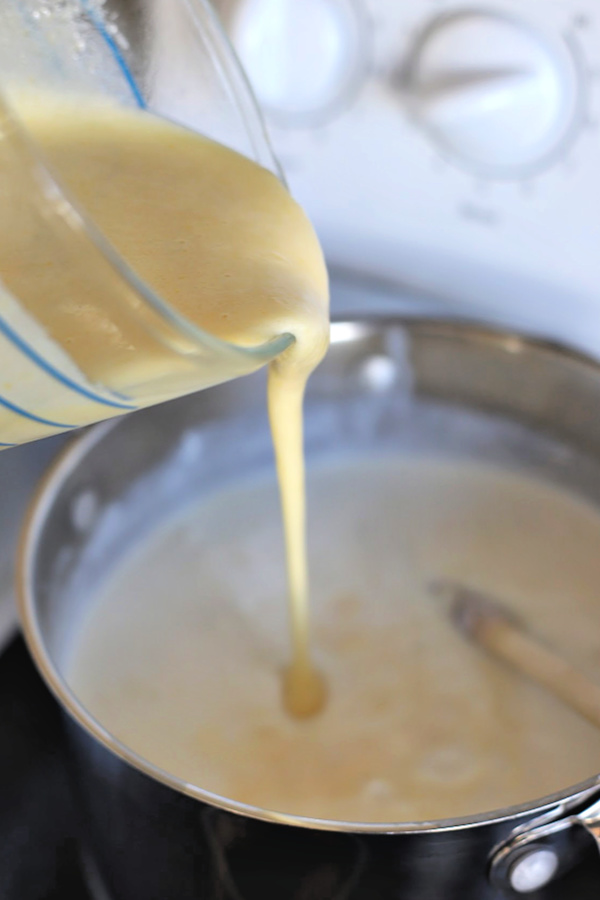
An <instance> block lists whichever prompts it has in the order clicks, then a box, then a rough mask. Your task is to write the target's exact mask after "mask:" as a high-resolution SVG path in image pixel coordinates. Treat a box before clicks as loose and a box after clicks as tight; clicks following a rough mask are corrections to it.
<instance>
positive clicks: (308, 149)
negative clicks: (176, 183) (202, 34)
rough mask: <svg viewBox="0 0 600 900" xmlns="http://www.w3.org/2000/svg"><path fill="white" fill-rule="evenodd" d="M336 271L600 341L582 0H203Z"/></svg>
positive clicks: (592, 92) (588, 45) (591, 70)
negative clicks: (234, 54) (216, 17)
mask: <svg viewBox="0 0 600 900" xmlns="http://www.w3.org/2000/svg"><path fill="white" fill-rule="evenodd" d="M214 2H215V6H216V7H217V9H218V11H219V12H220V14H221V17H222V19H223V21H224V23H225V25H226V28H227V30H228V32H229V34H230V37H231V38H232V41H233V43H234V46H235V47H236V49H237V51H238V54H239V56H240V58H241V60H242V62H243V64H244V65H245V67H246V70H247V72H248V75H249V78H250V81H251V83H252V85H253V87H254V89H255V92H256V94H257V97H258V99H259V102H260V103H261V105H262V107H263V109H264V111H265V116H266V119H267V124H268V128H269V131H270V134H271V138H272V141H273V144H274V148H275V151H276V153H277V155H278V156H279V158H280V160H281V162H282V164H283V167H284V169H285V171H286V174H287V177H288V180H289V183H290V187H291V189H292V192H293V193H294V195H295V196H296V197H297V198H298V200H299V201H300V203H302V204H303V205H304V206H305V208H306V209H307V211H308V212H309V214H310V215H311V217H312V219H313V221H314V222H315V224H316V226H317V230H318V232H319V235H320V237H321V239H322V241H323V244H324V247H325V251H326V254H327V257H328V259H329V261H330V263H331V265H332V266H333V267H334V268H342V269H350V270H352V271H354V272H358V273H360V275H361V276H362V277H363V278H365V277H368V276H372V277H375V278H377V279H387V280H389V281H391V282H393V283H397V284H400V285H403V286H404V287H405V288H408V289H409V290H413V291H415V292H417V293H422V294H425V295H429V297H430V298H433V299H437V300H439V301H441V302H442V303H443V304H449V305H450V306H451V307H452V308H453V309H455V310H460V311H462V312H463V313H466V314H469V315H474V316H476V317H479V318H486V319H489V320H495V321H500V322H503V323H505V324H507V323H508V324H512V325H514V326H515V327H520V328H525V329H527V330H530V331H531V330H533V331H536V332H539V333H542V334H544V335H549V336H552V337H555V338H558V339H561V340H563V341H565V342H567V343H570V344H573V345H576V346H578V347H580V348H582V349H586V350H588V351H590V352H592V353H596V354H600V130H599V129H600V8H599V7H598V4H597V3H596V2H594V0H527V2H525V0H522V2H521V3H511V2H505V0H498V2H490V3H487V2H485V0H484V2H479V3H476V4H474V5H471V4H468V3H467V4H464V5H461V4H460V3H457V2H456V0H454V2H450V0H419V2H414V0H413V2H400V0H214Z"/></svg>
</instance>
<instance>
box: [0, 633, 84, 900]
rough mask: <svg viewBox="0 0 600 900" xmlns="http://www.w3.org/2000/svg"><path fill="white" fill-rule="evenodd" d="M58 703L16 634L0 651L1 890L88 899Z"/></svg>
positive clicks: (2, 893)
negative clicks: (16, 637) (14, 638)
mask: <svg viewBox="0 0 600 900" xmlns="http://www.w3.org/2000/svg"><path fill="white" fill-rule="evenodd" d="M77 830H78V829H77V820H76V816H75V812H74V809H73V806H72V804H71V800H70V796H69V790H68V785H67V779H66V772H65V768H64V761H63V750H62V730H61V722H60V716H59V713H58V707H57V705H56V703H55V701H54V700H53V698H52V697H51V695H50V694H49V692H48V691H47V689H46V687H45V686H44V684H43V683H42V681H41V679H40V678H39V676H38V674H37V672H36V671H35V669H34V667H33V664H32V663H31V661H30V659H29V656H28V654H27V651H26V649H25V646H24V644H23V642H22V640H21V639H18V640H15V641H14V642H13V643H12V644H11V645H10V646H9V647H8V649H7V650H6V651H5V652H4V653H3V654H2V656H1V657H0V898H1V900H67V898H68V900H71V898H72V900H89V898H90V895H89V893H88V891H87V889H86V887H85V884H84V881H83V876H82V872H81V868H80V864H79V848H78V844H77Z"/></svg>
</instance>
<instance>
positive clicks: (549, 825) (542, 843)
mask: <svg viewBox="0 0 600 900" xmlns="http://www.w3.org/2000/svg"><path fill="white" fill-rule="evenodd" d="M592 793H593V796H590V795H588V796H587V797H586V796H585V795H584V796H583V797H582V796H581V795H580V796H579V797H578V798H577V801H578V803H577V805H579V804H580V803H581V801H582V800H584V801H589V800H590V799H592V802H591V803H590V804H589V805H586V806H585V807H584V808H583V809H580V810H578V811H576V812H574V811H573V809H574V806H575V803H574V802H573V801H571V802H570V803H568V804H562V805H561V806H559V807H554V808H553V809H552V810H550V811H549V812H546V813H544V814H543V815H542V816H540V817H539V818H536V819H534V820H533V821H530V822H527V823H526V824H525V825H522V826H520V827H519V828H517V829H515V831H513V832H512V834H511V836H510V837H509V838H508V839H507V840H506V841H504V842H503V843H502V844H499V845H498V846H497V847H495V848H494V850H493V851H492V854H491V860H490V870H489V877H490V882H491V883H492V884H493V885H494V886H495V887H496V888H498V889H500V890H502V891H508V892H510V893H511V896H514V893H517V894H530V893H533V892H534V891H537V890H539V889H540V888H543V887H545V886H546V885H547V884H549V883H550V882H551V881H552V880H553V879H554V878H557V877H558V876H559V875H562V874H563V873H564V872H566V871H568V870H569V869H570V868H572V867H573V865H574V863H575V862H576V857H577V855H578V854H577V852H576V846H577V845H578V844H579V845H580V843H581V842H580V841H577V836H576V834H574V831H575V830H579V829H581V828H583V829H585V831H587V833H588V834H589V835H591V837H592V838H593V839H594V841H595V842H596V846H597V848H598V852H599V853H600V797H599V796H598V788H597V787H595V788H594V789H593V792H590V794H592ZM513 892H514V893H513Z"/></svg>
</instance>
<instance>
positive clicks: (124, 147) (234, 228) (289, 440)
mask: <svg viewBox="0 0 600 900" xmlns="http://www.w3.org/2000/svg"><path fill="white" fill-rule="evenodd" d="M16 109H17V113H18V117H19V119H20V120H21V121H22V122H23V123H24V124H25V125H26V127H27V131H28V133H29V135H30V136H31V137H32V138H33V139H34V142H35V144H36V145H37V147H38V148H40V150H41V152H42V154H43V157H44V159H45V160H46V161H47V163H48V165H49V167H50V170H51V171H52V172H53V173H55V175H56V177H57V178H58V180H59V182H60V184H62V185H63V186H64V187H65V188H66V191H67V193H68V195H70V196H71V197H72V198H73V199H74V200H75V202H76V204H77V205H78V207H79V208H80V209H81V210H82V211H84V213H85V214H86V215H87V217H88V218H89V220H90V221H91V222H93V223H94V225H95V227H96V228H97V229H99V231H100V232H101V233H102V235H103V236H104V237H105V238H106V239H107V240H108V241H109V242H110V244H111V245H112V247H113V248H114V249H115V250H116V252H117V253H118V254H119V256H120V257H121V259H122V260H124V261H125V262H126V264H127V265H128V266H129V267H130V268H131V269H132V270H133V271H134V272H135V273H136V274H137V275H138V276H139V277H140V278H141V279H142V280H143V281H144V282H145V283H146V284H147V285H148V286H149V287H150V288H151V289H152V290H153V291H155V292H156V293H157V294H158V295H159V296H160V297H162V298H163V299H164V300H165V301H166V302H167V303H168V304H169V305H170V306H171V307H172V308H173V309H175V310H176V311H177V312H178V313H180V314H182V315H183V316H185V317H186V318H187V319H188V320H190V321H192V322H193V323H195V324H196V325H198V326H200V327H201V328H202V329H204V330H205V331H206V332H208V333H209V334H211V335H214V336H216V337H219V338H222V339H224V340H226V341H229V342H231V343H233V344H237V345H240V346H246V347H248V346H254V345H258V344H261V343H263V342H264V341H266V340H269V339H270V338H273V337H275V336H276V335H278V334H282V333H286V332H289V333H291V334H293V335H294V337H295V342H294V344H293V345H292V346H291V347H290V348H289V349H288V350H287V351H286V352H285V353H284V354H282V355H281V357H279V358H278V359H277V360H276V362H274V363H272V365H271V370H270V373H269V387H268V397H269V413H270V419H271V425H272V431H273V441H274V446H275V455H276V460H277V471H278V477H279V483H280V491H281V499H282V508H283V520H284V528H285V537H286V548H287V561H288V572H289V593H290V616H291V624H292V648H293V653H292V662H291V665H290V667H289V670H288V673H287V676H286V678H285V679H284V682H285V684H284V698H285V703H286V705H287V708H288V710H289V711H290V712H291V713H292V714H294V715H298V716H305V715H309V714H312V713H315V712H317V711H318V710H319V709H320V707H321V706H322V703H323V699H324V696H325V691H324V686H323V681H322V678H321V676H320V675H319V674H318V672H317V671H316V669H315V667H314V665H313V663H312V661H311V656H310V648H309V625H308V588H307V562H306V549H305V509H304V506H305V499H304V461H303V445H302V398H303V394H304V388H305V385H306V381H307V379H308V377H309V375H310V373H311V372H312V370H313V369H314V368H315V366H316V365H317V364H318V363H319V361H320V360H321V358H322V357H323V355H324V353H325V351H326V349H327V345H328V335H329V320H328V284H327V273H326V268H325V264H324V260H323V256H322V252H321V248H320V246H319V243H318V240H317V238H316V236H315V234H314V231H313V229H312V227H311V225H310V223H309V221H308V219H307V218H306V216H305V215H304V213H303V211H302V210H301V208H300V207H299V206H298V205H297V204H296V203H295V202H294V201H293V199H292V198H291V197H290V195H289V194H288V192H287V191H286V189H285V188H284V186H283V185H282V184H281V183H280V182H279V181H278V180H277V178H275V176H273V175H272V174H271V173H270V172H268V171H266V170H265V169H263V168H261V167H260V166H258V165H256V164H255V163H253V162H251V161H250V160H248V159H246V158H245V157H243V156H241V155H239V154H237V153H235V152H233V151H231V150H229V149H227V148H225V147H223V146H221V145H219V144H217V143H214V142H212V141H210V140H207V139H204V138H202V137H200V136H198V135H197V134H195V133H192V132H190V131H187V130H185V129H182V128H180V127H177V126H175V125H173V124H170V123H167V122H165V121H163V120H160V119H158V118H155V117H153V116H151V115H148V114H146V113H142V112H138V111H133V110H124V109H116V108H113V107H110V106H104V105H100V104H94V103H92V104H88V105H85V106H82V105H81V104H72V105H71V104H64V103H58V102H54V101H51V100H49V99H48V98H44V100H43V102H42V101H41V100H36V101H35V102H32V101H31V98H23V99H22V100H21V102H20V103H17V104H16ZM14 202H15V208H14V209H13V208H11V204H10V203H9V204H5V205H4V207H3V209H2V211H1V212H0V272H1V275H2V281H3V282H4V284H5V285H6V286H7V287H8V288H9V289H10V291H11V293H12V294H13V297H16V298H17V299H18V300H19V302H20V303H21V304H22V305H23V306H24V307H25V309H26V310H27V312H28V313H30V314H32V315H33V317H34V318H35V319H36V320H37V322H38V323H41V324H42V325H43V327H44V328H45V330H46V333H47V335H48V337H49V339H50V340H51V341H52V342H53V343H55V344H57V345H58V346H59V347H60V348H62V350H64V351H65V352H66V354H67V355H68V356H69V357H70V358H71V359H72V360H73V361H74V363H75V364H76V365H77V366H79V368H80V369H81V370H82V371H83V372H84V373H85V374H86V376H88V377H89V378H90V379H91V380H92V381H96V382H100V383H101V384H106V383H109V384H111V385H116V386H117V387H119V388H121V389H126V388H127V386H128V385H130V384H132V383H141V382H144V383H147V384H150V385H152V384H155V385H157V386H160V384H161V379H164V378H167V377H168V378H170V379H172V378H173V377H174V372H173V370H174V368H176V367H177V365H178V360H177V359H176V358H175V357H174V356H173V355H170V356H168V357H165V355H164V354H161V352H160V349H157V343H156V341H155V340H154V338H153V335H152V333H151V330H144V329H141V328H139V327H138V323H137V321H136V318H135V315H133V316H132V310H131V298H130V302H129V303H122V304H121V305H119V304H117V303H114V302H113V300H114V298H113V297H112V296H111V294H110V292H109V291H108V290H107V289H106V287H105V286H103V285H102V284H100V283H98V281H97V280H96V281H94V278H93V277H92V276H93V269H92V268H90V269H88V271H87V273H84V274H87V276H88V277H87V282H86V285H87V286H86V290H85V295H82V293H81V290H78V291H76V290H75V286H76V285H77V284H78V282H77V281H74V282H73V283H72V284H70V283H69V277H71V273H72V272H73V267H74V266H75V265H76V264H81V265H83V264H84V263H81V262H80V263H77V261H76V260H75V259H74V260H72V261H71V262H70V263H69V264H68V265H67V264H65V258H64V252H66V251H65V242H64V241H63V242H62V243H60V242H57V241H56V240H55V239H54V238H53V237H52V234H51V233H50V232H48V231H44V230H43V229H41V228H40V225H39V220H38V219H36V217H35V216H29V217H28V216H27V215H18V214H17V208H16V205H17V204H18V202H19V198H18V196H16V197H15V201H14ZM83 253H84V250H83V248H82V249H81V251H80V255H79V256H78V257H77V260H81V259H82V258H83V257H82V254H83ZM90 266H91V263H90ZM138 303H139V301H138ZM108 311H110V315H108ZM141 314H142V310H141V309H140V317H141ZM180 364H181V366H182V367H183V366H184V365H185V367H186V369H185V372H186V373H187V372H188V371H189V354H187V355H186V354H185V353H183V354H182V355H181V363H180ZM231 367H232V362H231V359H230V358H228V357H227V356H224V357H223V360H222V362H221V363H219V364H216V363H214V362H211V372H210V379H211V381H212V382H213V383H215V382H219V381H225V380H227V379H228V378H231V377H233V376H234V375H235V374H237V372H236V371H233V370H232V369H231ZM9 374H10V373H6V372H5V371H2V376H3V377H4V376H7V377H8V375H9ZM186 377H187V382H185V383H186V390H187V391H189V390H192V389H194V388H195V387H197V386H198V384H197V383H196V384H195V383H194V380H193V371H192V374H191V375H186ZM179 392H180V393H183V392H184V390H182V389H180V390H179ZM156 399H160V397H159V396H155V397H153V396H152V395H150V396H149V398H148V402H153V401H155V400H156ZM53 412H54V415H55V416H58V415H59V414H60V411H59V410H54V411H53ZM69 415H70V416H71V419H72V418H73V416H74V415H76V410H73V409H69ZM67 421H68V420H67Z"/></svg>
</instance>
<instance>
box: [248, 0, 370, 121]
mask: <svg viewBox="0 0 600 900" xmlns="http://www.w3.org/2000/svg"><path fill="white" fill-rule="evenodd" d="M230 33H231V37H232V40H233V44H234V46H235V48H236V50H237V53H238V56H239V58H240V60H241V62H242V65H243V66H244V68H245V70H246V73H247V75H248V78H249V80H250V83H251V84H252V87H253V88H254V92H255V94H256V96H257V98H258V100H259V102H260V103H261V105H262V106H263V107H264V109H265V110H266V111H267V113H270V114H271V116H272V117H273V118H274V119H276V120H280V121H282V122H284V123H286V124H306V123H308V124H310V122H311V121H314V122H318V121H322V120H324V119H327V118H329V117H330V116H331V115H333V114H334V113H335V111H336V109H337V108H338V105H339V103H340V101H342V102H343V101H344V100H346V99H347V98H348V96H349V95H350V94H352V93H353V91H354V90H355V89H356V88H357V87H358V85H359V84H360V80H361V74H362V70H363V60H364V46H363V41H364V23H363V20H362V16H361V12H360V8H359V7H358V6H357V5H356V2H355V0H241V2H240V3H239V5H238V7H237V8H236V12H235V14H234V17H233V21H232V23H231V27H230Z"/></svg>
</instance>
